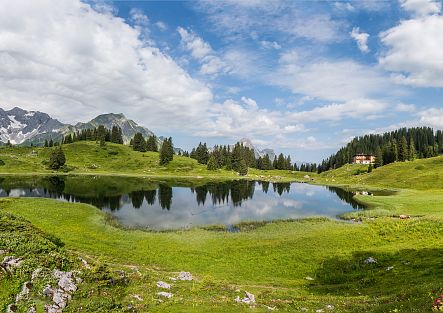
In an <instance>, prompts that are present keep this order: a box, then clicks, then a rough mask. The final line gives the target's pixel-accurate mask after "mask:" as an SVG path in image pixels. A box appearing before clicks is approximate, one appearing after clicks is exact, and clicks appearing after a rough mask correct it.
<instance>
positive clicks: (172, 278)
mask: <svg viewBox="0 0 443 313" xmlns="http://www.w3.org/2000/svg"><path fill="white" fill-rule="evenodd" d="M168 279H169V280H172V281H176V280H177V278H175V277H168Z"/></svg>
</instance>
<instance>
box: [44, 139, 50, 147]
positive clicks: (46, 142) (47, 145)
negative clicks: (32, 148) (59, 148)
mask: <svg viewBox="0 0 443 313" xmlns="http://www.w3.org/2000/svg"><path fill="white" fill-rule="evenodd" d="M47 147H49V143H48V139H45V148H47Z"/></svg>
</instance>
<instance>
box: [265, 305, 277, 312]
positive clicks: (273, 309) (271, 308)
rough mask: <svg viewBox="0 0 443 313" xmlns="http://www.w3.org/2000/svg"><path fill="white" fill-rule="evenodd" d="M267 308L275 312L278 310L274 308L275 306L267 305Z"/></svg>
mask: <svg viewBox="0 0 443 313" xmlns="http://www.w3.org/2000/svg"><path fill="white" fill-rule="evenodd" d="M265 308H266V309H268V311H275V310H277V308H276V307H273V306H267V305H265Z"/></svg>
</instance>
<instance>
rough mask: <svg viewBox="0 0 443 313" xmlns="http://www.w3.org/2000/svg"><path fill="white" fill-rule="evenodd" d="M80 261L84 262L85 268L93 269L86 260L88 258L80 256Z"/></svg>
mask: <svg viewBox="0 0 443 313" xmlns="http://www.w3.org/2000/svg"><path fill="white" fill-rule="evenodd" d="M80 261H81V262H82V264H83V267H84V268H86V269H88V270H89V269H91V266H90V265H89V264H88V262H86V260H84V259H82V258H80Z"/></svg>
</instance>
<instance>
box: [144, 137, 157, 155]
mask: <svg viewBox="0 0 443 313" xmlns="http://www.w3.org/2000/svg"><path fill="white" fill-rule="evenodd" d="M146 150H148V151H153V152H157V151H158V147H157V138H156V137H155V136H154V135H153V136H149V138H148V140H147V141H146Z"/></svg>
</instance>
